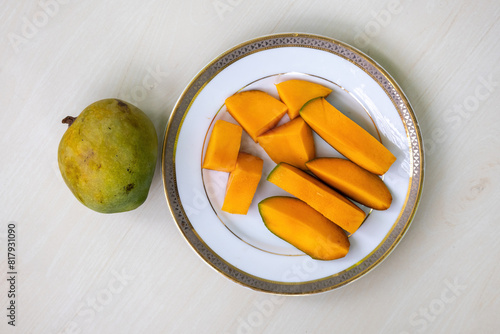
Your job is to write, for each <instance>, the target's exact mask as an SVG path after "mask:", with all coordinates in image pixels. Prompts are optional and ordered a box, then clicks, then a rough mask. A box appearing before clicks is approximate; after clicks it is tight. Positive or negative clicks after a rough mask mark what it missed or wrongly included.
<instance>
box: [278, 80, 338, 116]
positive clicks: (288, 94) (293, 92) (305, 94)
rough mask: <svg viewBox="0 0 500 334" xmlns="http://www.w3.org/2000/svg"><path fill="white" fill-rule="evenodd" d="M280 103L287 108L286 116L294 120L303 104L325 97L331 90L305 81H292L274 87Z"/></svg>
mask: <svg viewBox="0 0 500 334" xmlns="http://www.w3.org/2000/svg"><path fill="white" fill-rule="evenodd" d="M276 89H277V90H278V94H279V96H280V99H281V101H283V102H284V103H285V104H286V106H287V107H288V116H289V117H290V119H294V118H296V117H297V116H299V111H300V109H302V107H303V106H304V104H306V103H307V102H308V101H310V100H312V99H314V98H317V97H326V96H328V95H329V94H330V93H331V92H332V90H331V89H330V88H327V87H325V86H323V85H320V84H317V83H315V82H310V81H307V80H298V79H292V80H287V81H283V82H280V83H279V84H277V85H276Z"/></svg>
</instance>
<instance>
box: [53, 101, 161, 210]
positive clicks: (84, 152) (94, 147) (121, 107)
mask: <svg viewBox="0 0 500 334" xmlns="http://www.w3.org/2000/svg"><path fill="white" fill-rule="evenodd" d="M67 119H68V118H66V119H65V120H66V121H65V120H63V122H67V123H69V128H68V129H67V130H66V132H65V133H64V135H63V137H62V139H61V142H60V144H59V150H58V161H59V169H60V171H61V174H62V177H63V179H64V181H65V182H66V184H67V186H68V187H69V188H70V190H71V191H72V193H73V194H74V195H75V197H76V198H77V199H78V200H79V201H80V202H82V203H83V204H84V205H86V206H87V207H89V208H90V209H92V210H94V211H97V212H101V213H116V212H124V211H129V210H133V209H135V208H137V207H138V206H140V205H141V204H142V203H143V202H144V201H145V200H146V198H147V196H148V192H149V188H150V186H151V181H152V179H153V175H154V171H155V167H156V159H157V154H158V137H157V135H156V130H155V127H154V125H153V123H152V122H151V120H150V119H149V118H148V117H147V116H146V114H145V113H143V112H142V111H141V110H139V109H138V108H137V107H135V106H133V105H131V104H129V103H126V102H124V101H121V100H117V99H105V100H100V101H97V102H95V103H93V104H91V105H89V106H88V107H87V108H85V110H83V111H82V113H81V114H80V115H79V116H78V117H77V118H76V119H74V118H71V117H70V118H69V121H67Z"/></svg>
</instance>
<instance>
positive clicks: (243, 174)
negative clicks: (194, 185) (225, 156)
mask: <svg viewBox="0 0 500 334" xmlns="http://www.w3.org/2000/svg"><path fill="white" fill-rule="evenodd" d="M263 165H264V161H263V160H262V159H261V158H258V157H255V156H253V155H251V154H248V153H244V152H240V153H239V154H238V159H237V161H236V168H235V169H234V170H233V171H232V172H231V173H230V174H229V180H228V182H227V188H226V196H225V197H224V203H223V204H222V211H225V212H229V213H234V214H240V215H246V214H247V212H248V209H249V208H250V205H251V204H252V200H253V197H254V195H255V192H256V191H257V186H258V184H259V182H260V178H261V176H262V167H263Z"/></svg>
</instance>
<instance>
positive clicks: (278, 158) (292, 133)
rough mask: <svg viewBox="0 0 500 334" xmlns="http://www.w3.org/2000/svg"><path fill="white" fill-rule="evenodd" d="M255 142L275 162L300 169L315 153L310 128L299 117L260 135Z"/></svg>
mask: <svg viewBox="0 0 500 334" xmlns="http://www.w3.org/2000/svg"><path fill="white" fill-rule="evenodd" d="M257 142H258V143H259V144H260V146H262V148H263V149H264V150H265V151H266V153H267V154H268V155H269V157H270V158H271V159H272V160H273V161H274V162H275V163H280V162H286V163H289V164H290V165H293V166H295V167H299V168H301V169H307V167H306V164H305V163H306V162H307V161H309V160H311V159H313V158H314V157H315V155H316V149H315V147H314V138H313V134H312V130H311V128H310V127H309V125H307V123H306V122H304V120H303V119H302V118H300V117H299V118H296V119H294V120H292V121H290V122H287V123H285V124H283V125H280V126H278V127H277V128H274V129H272V130H269V131H268V132H266V133H264V134H263V135H260V136H259V137H257Z"/></svg>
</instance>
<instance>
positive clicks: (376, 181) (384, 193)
mask: <svg viewBox="0 0 500 334" xmlns="http://www.w3.org/2000/svg"><path fill="white" fill-rule="evenodd" d="M306 165H307V167H308V168H309V170H310V171H311V172H312V173H313V174H314V175H316V176H317V177H318V178H319V179H320V180H322V181H323V182H325V183H326V184H328V185H330V186H331V187H333V188H335V189H337V190H338V191H340V192H341V193H343V194H344V195H346V196H347V197H349V198H351V199H353V200H355V201H356V202H358V203H361V204H363V205H366V206H367V207H370V208H373V209H375V210H386V209H388V208H389V206H390V205H391V202H392V196H391V193H390V192H389V189H387V186H386V185H385V183H384V181H382V179H380V177H378V176H377V175H375V174H373V173H370V172H368V171H367V170H365V169H363V168H361V167H359V166H358V165H356V164H354V163H353V162H351V161H349V160H346V159H340V158H317V159H314V160H312V161H309V162H307V164H306Z"/></svg>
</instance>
